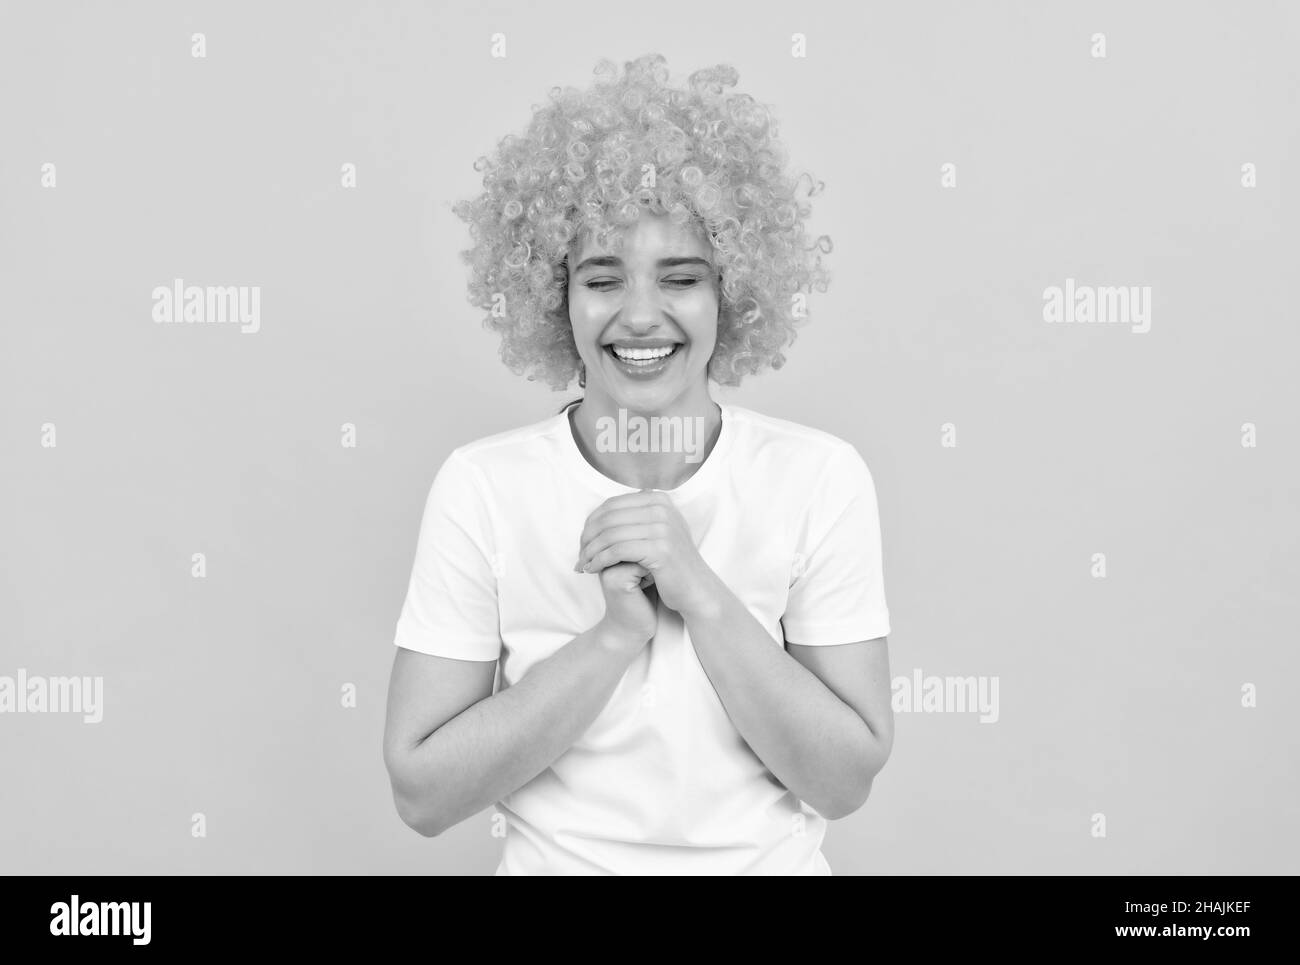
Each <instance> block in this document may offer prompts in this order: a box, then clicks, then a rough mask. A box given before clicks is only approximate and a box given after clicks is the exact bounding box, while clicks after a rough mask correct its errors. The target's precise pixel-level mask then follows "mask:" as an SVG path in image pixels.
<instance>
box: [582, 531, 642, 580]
mask: <svg viewBox="0 0 1300 965" xmlns="http://www.w3.org/2000/svg"><path fill="white" fill-rule="evenodd" d="M653 550H654V544H653V543H651V541H650V540H644V539H631V540H625V541H623V542H620V543H614V544H613V545H611V546H607V547H605V548H604V549H602V550H601V551H600V552H598V553H596V554H595V555H594V556H592V557H591V559H590V561H589V562H588V563H587V565H586V566H585V567H584V568H583V571H584V572H587V573H596V572H599V571H600V570H603V569H605V568H606V567H609V566H613V565H614V564H616V563H640V564H641V565H642V566H643V567H645V569H646V570H647V571H650V572H653V571H654V569H655V567H656V566H657V565H658V564H657V563H656V561H655V560H654V557H653V555H652V554H653Z"/></svg>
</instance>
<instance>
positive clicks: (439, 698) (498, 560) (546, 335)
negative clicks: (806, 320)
mask: <svg viewBox="0 0 1300 965" xmlns="http://www.w3.org/2000/svg"><path fill="white" fill-rule="evenodd" d="M735 82H736V73H735V71H734V70H732V69H730V68H727V67H718V68H714V69H711V70H704V71H699V72H697V73H695V74H693V75H692V76H691V78H690V82H689V85H688V87H687V88H686V89H674V88H673V87H671V86H669V84H668V78H667V70H666V67H665V62H664V60H663V58H662V57H658V56H649V57H643V58H641V59H640V60H637V61H634V62H630V63H628V64H626V65H625V70H624V72H623V73H622V74H621V75H620V74H619V73H618V72H617V71H616V70H614V69H613V65H611V64H609V63H608V62H604V63H602V65H601V66H600V67H598V68H597V82H596V84H595V85H593V87H592V89H590V90H589V91H576V90H573V89H569V90H566V91H560V90H559V89H558V88H556V89H554V90H553V91H552V93H551V102H550V103H549V104H547V105H544V106H543V107H541V108H538V109H536V111H535V114H534V117H533V120H532V123H531V125H530V127H529V129H528V131H527V133H526V135H524V136H523V137H513V136H512V137H507V138H505V139H504V140H503V141H502V142H501V144H500V145H499V148H498V150H497V152H496V154H495V156H494V157H492V158H491V159H482V160H481V161H480V163H479V165H477V167H478V168H479V169H480V170H482V171H483V172H484V188H485V190H484V192H483V194H482V195H480V196H479V197H477V198H476V199H474V200H473V201H470V202H464V203H461V204H460V205H458V206H457V209H456V210H457V213H458V214H459V215H460V216H461V217H462V218H463V219H464V220H466V221H467V222H468V224H469V226H470V228H471V232H472V235H473V240H474V246H473V247H472V248H471V249H470V250H469V251H467V252H466V253H465V254H466V259H467V261H468V262H469V263H470V265H471V266H472V281H471V293H472V298H473V300H474V301H475V302H476V303H477V304H478V305H480V306H481V307H482V308H483V309H485V310H486V311H488V313H489V314H488V317H487V324H488V325H489V326H490V327H491V328H493V329H494V330H496V331H498V332H499V333H500V334H501V336H502V357H503V359H504V361H505V362H506V363H507V364H508V365H510V366H511V367H512V368H513V369H514V370H515V371H517V372H520V373H521V374H522V373H527V374H528V376H529V377H530V378H538V377H540V378H542V379H544V380H546V381H547V382H548V383H549V384H550V385H551V386H553V387H554V388H556V389H563V388H565V387H566V386H568V385H570V384H571V383H572V381H573V379H574V378H575V377H576V378H577V379H578V381H579V384H580V385H582V386H583V387H584V388H585V390H586V392H585V395H584V396H583V397H582V399H581V400H580V401H579V402H578V403H577V404H576V405H570V406H566V407H565V409H564V410H563V411H562V412H561V413H560V414H558V415H556V416H553V417H551V418H549V419H546V420H544V421H542V422H540V423H536V424H534V425H529V426H525V427H523V428H520V429H516V430H513V431H510V432H506V433H502V434H499V435H495V436H491V437H489V438H485V439H481V440H478V441H476V442H474V443H471V444H469V445H466V446H463V447H461V448H459V449H457V450H456V451H454V452H453V453H452V454H451V455H450V456H449V457H448V458H447V460H446V461H445V463H444V464H443V465H442V468H441V469H440V470H439V472H438V474H437V477H436V479H435V481H434V483H433V485H432V487H431V490H430V492H429V498H428V502H427V504H426V507H425V511H424V518H423V522H422V524H421V531H420V536H419V542H418V546H417V550H416V557H415V564H414V567H413V570H412V574H411V580H410V586H409V589H408V592H407V596H406V601H405V604H404V606H403V609H402V613H401V616H400V619H399V621H398V625H397V633H396V640H395V642H396V645H397V655H396V660H395V663H394V666H393V674H392V681H391V685H390V693H389V708H388V722H387V727H386V733H385V747H384V752H385V761H386V764H387V766H388V769H389V773H390V776H391V779H392V785H393V793H394V799H395V802H396V805H397V810H398V812H399V814H400V815H401V817H402V819H403V820H404V821H405V822H406V823H407V824H408V825H410V826H411V827H412V828H414V829H416V830H418V831H420V832H421V833H422V834H425V835H436V834H439V833H441V832H442V831H443V830H445V829H447V828H449V827H451V826H453V825H454V824H456V823H458V822H459V821H462V820H464V819H465V818H467V817H470V816H471V815H474V814H477V813H478V812H480V811H481V810H482V809H484V808H486V807H488V806H489V805H492V804H494V803H495V804H496V805H497V808H498V809H499V811H500V814H501V815H502V818H497V819H496V820H497V821H498V822H500V821H502V820H503V821H504V830H505V831H506V840H505V846H504V849H503V853H502V857H501V862H500V865H499V866H498V868H497V874H829V873H830V869H829V867H828V865H827V863H826V860H825V858H824V857H823V856H822V853H821V843H822V839H823V836H824V834H825V828H826V821H827V820H830V819H835V818H839V817H843V816H844V815H847V814H849V813H851V812H852V811H854V810H856V809H857V808H858V807H860V806H861V805H862V804H863V802H864V801H865V800H866V798H867V795H868V793H869V791H870V789H871V783H872V780H873V778H874V777H875V775H876V774H877V773H878V772H879V770H880V769H881V767H882V766H883V765H884V763H885V761H886V759H887V758H888V756H889V752H890V748H891V745H892V741H893V720H892V715H891V709H890V704H889V696H890V695H889V664H888V654H887V648H886V639H885V638H886V636H887V634H888V633H889V617H888V611H887V609H886V605H885V596H884V587H883V579H882V566H881V550H880V532H879V521H878V516H877V507H876V498H875V490H874V486H873V483H872V479H871V475H870V473H869V471H868V469H867V466H866V464H865V463H864V462H863V460H862V458H861V457H860V456H859V455H858V453H857V451H856V450H855V449H854V448H853V446H851V445H850V444H848V443H846V442H844V441H842V440H840V439H838V438H836V437H834V436H832V435H829V434H827V433H824V432H820V431H817V430H815V429H810V428H807V427H804V426H800V425H797V424H794V423H791V422H787V421H783V420H779V419H773V418H769V417H766V416H763V415H759V414H758V413H756V412H752V411H750V410H748V409H744V408H741V407H738V406H732V405H729V404H727V403H719V402H715V401H714V400H713V399H712V398H711V396H710V392H709V381H710V379H712V380H714V381H716V382H718V383H720V384H725V385H735V384H738V383H739V382H740V380H741V378H742V377H743V376H744V375H746V374H751V373H754V372H757V371H759V370H760V369H762V368H764V367H769V366H770V367H772V368H779V367H780V366H781V364H782V363H783V362H784V356H783V355H782V349H783V348H784V347H786V346H787V345H788V344H789V343H790V342H791V341H792V340H793V336H794V326H795V324H796V320H797V319H799V318H800V317H802V300H803V297H804V295H805V294H806V293H807V292H808V291H810V290H811V289H812V288H818V289H819V290H824V288H825V272H824V270H823V268H822V265H821V258H820V251H828V250H829V247H828V246H827V244H826V243H825V241H824V240H819V241H820V243H819V244H810V243H809V241H808V238H807V235H806V233H805V229H804V219H805V218H806V216H807V214H808V210H809V208H808V205H807V203H806V202H805V201H803V200H801V198H800V193H799V187H800V182H796V181H795V180H794V179H792V178H790V177H788V176H787V175H786V174H785V173H784V172H783V169H782V168H783V165H782V152H781V148H780V145H779V143H778V142H777V140H776V127H775V124H774V123H773V121H772V120H771V119H770V117H769V116H768V114H767V112H766V110H765V109H764V108H763V107H762V106H760V105H759V104H757V103H756V102H755V101H753V100H752V99H751V98H749V97H747V96H745V95H741V94H737V93H732V92H729V91H728V90H727V88H730V87H732V86H734V84H735ZM498 662H499V663H500V671H501V686H500V688H498V689H496V692H495V693H494V682H495V681H494V678H495V674H496V670H497V664H498Z"/></svg>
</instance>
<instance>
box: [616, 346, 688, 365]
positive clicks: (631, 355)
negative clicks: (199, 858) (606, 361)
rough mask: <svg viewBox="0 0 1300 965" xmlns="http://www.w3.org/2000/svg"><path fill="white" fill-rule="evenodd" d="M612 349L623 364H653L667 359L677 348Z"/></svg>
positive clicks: (619, 347) (618, 347) (617, 347)
mask: <svg viewBox="0 0 1300 965" xmlns="http://www.w3.org/2000/svg"><path fill="white" fill-rule="evenodd" d="M612 347H613V349H614V354H615V355H617V356H618V357H619V358H620V359H623V360H624V361H625V362H653V361H656V360H657V359H662V358H667V357H668V356H669V355H672V354H673V351H674V350H675V349H676V348H677V346H676V345H665V346H663V347H662V348H623V347H622V346H620V345H615V346H612Z"/></svg>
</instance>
